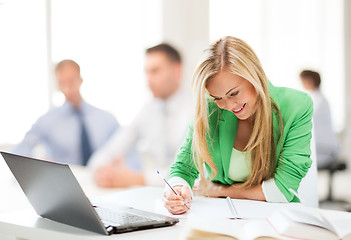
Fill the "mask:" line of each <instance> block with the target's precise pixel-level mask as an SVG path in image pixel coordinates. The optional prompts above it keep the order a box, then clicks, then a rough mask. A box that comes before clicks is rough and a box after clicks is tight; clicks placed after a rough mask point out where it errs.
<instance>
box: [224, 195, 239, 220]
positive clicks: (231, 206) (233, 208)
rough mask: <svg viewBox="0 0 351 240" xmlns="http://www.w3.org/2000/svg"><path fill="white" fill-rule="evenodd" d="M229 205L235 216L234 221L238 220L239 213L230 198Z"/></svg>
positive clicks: (228, 199)
mask: <svg viewBox="0 0 351 240" xmlns="http://www.w3.org/2000/svg"><path fill="white" fill-rule="evenodd" d="M226 199H227V203H228V206H229V209H230V211H231V212H232V214H233V216H234V219H238V218H239V217H238V212H237V211H236V209H235V207H234V204H233V202H232V199H231V198H230V197H227V198H226Z"/></svg>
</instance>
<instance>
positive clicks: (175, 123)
mask: <svg viewBox="0 0 351 240" xmlns="http://www.w3.org/2000/svg"><path fill="white" fill-rule="evenodd" d="M145 72H146V77H147V81H148V85H149V87H150V90H151V92H152V94H153V96H154V98H153V99H152V100H151V101H150V102H149V103H148V104H145V105H144V107H143V108H142V110H141V111H140V112H139V113H138V114H137V116H136V118H135V119H134V121H133V122H132V123H131V125H130V126H129V127H127V128H125V129H123V130H121V132H118V133H116V134H115V135H114V136H113V137H112V138H111V140H110V141H109V142H108V143H107V144H106V145H105V146H104V147H102V148H101V149H100V150H99V151H97V152H96V153H95V154H94V155H93V156H92V159H91V160H90V164H89V165H90V166H91V167H92V168H93V169H96V173H95V180H96V182H97V184H98V185H99V186H102V187H128V186H133V185H162V184H163V182H162V181H161V180H160V179H159V177H158V176H157V174H156V171H157V170H158V171H160V172H161V173H163V174H164V175H165V176H167V175H168V169H169V167H170V165H171V164H172V162H173V160H174V158H175V155H176V153H177V150H178V148H179V147H180V145H181V143H182V141H183V140H184V138H185V134H186V130H187V126H188V124H189V122H190V119H191V116H192V114H191V112H192V109H193V107H192V101H191V95H190V94H187V93H186V92H185V91H184V90H182V89H181V87H180V85H181V75H182V66H181V57H180V55H179V53H178V51H177V50H176V49H174V48H173V47H172V46H170V45H168V44H160V45H157V46H154V47H152V48H149V49H147V50H146V62H145ZM136 87H137V86H136ZM137 97H138V96H134V95H133V93H131V94H130V98H137ZM126 101H127V100H126ZM140 101H142V99H140ZM134 146H136V148H137V151H138V153H139V156H140V159H141V169H140V170H135V169H131V168H129V167H128V166H127V164H126V162H125V160H124V159H125V156H126V155H127V154H128V153H129V152H130V151H131V149H133V147H134Z"/></svg>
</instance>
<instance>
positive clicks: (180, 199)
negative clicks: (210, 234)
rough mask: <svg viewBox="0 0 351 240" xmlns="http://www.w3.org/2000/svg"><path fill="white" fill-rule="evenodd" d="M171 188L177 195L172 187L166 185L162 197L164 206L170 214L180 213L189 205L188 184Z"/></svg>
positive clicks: (186, 209)
mask: <svg viewBox="0 0 351 240" xmlns="http://www.w3.org/2000/svg"><path fill="white" fill-rule="evenodd" d="M173 189H174V190H175V191H176V192H177V193H178V194H179V196H178V195H176V194H174V192H173V191H172V189H170V188H168V187H167V188H166V190H165V192H164V197H163V202H164V205H165V207H166V208H167V210H168V211H169V212H170V213H172V214H182V213H185V212H187V211H188V210H189V208H190V205H191V203H190V202H191V190H190V188H189V186H183V185H179V186H175V187H173ZM185 204H186V206H185ZM188 207H189V208H188Z"/></svg>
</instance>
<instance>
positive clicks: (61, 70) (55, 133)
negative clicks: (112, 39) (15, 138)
mask: <svg viewBox="0 0 351 240" xmlns="http://www.w3.org/2000/svg"><path fill="white" fill-rule="evenodd" d="M55 77H56V80H57V84H58V87H59V89H60V91H61V92H62V93H63V94H64V96H65V98H66V101H65V103H64V104H63V105H62V106H61V107H57V108H53V109H51V110H49V111H48V112H47V113H46V114H45V115H43V116H41V117H40V118H39V119H38V120H37V122H36V123H34V125H33V126H32V128H31V129H30V130H29V132H27V133H26V135H25V137H24V139H23V141H22V142H21V143H20V144H18V145H17V146H16V147H15V148H14V149H13V152H15V153H17V154H21V155H27V156H32V154H33V149H34V148H35V147H36V146H37V145H39V144H42V145H43V146H44V147H45V153H46V158H47V159H48V160H51V161H55V162H60V163H68V164H77V165H84V166H85V165H87V163H88V160H89V158H90V156H91V155H92V153H93V152H94V151H95V150H96V149H98V148H99V147H101V146H102V145H103V144H104V143H105V142H106V141H107V140H108V139H109V138H110V136H111V135H112V134H113V133H114V132H115V131H116V130H117V129H118V128H119V125H118V123H117V121H116V119H115V118H114V117H113V116H112V115H111V114H109V113H107V112H105V111H103V110H100V109H98V108H96V107H93V106H91V105H90V104H88V103H86V102H85V101H84V100H83V99H82V96H81V94H80V87H81V85H82V82H83V79H82V77H81V76H80V67H79V65H78V64H77V63H76V62H74V61H73V60H63V61H61V62H59V63H58V64H57V66H56V68H55Z"/></svg>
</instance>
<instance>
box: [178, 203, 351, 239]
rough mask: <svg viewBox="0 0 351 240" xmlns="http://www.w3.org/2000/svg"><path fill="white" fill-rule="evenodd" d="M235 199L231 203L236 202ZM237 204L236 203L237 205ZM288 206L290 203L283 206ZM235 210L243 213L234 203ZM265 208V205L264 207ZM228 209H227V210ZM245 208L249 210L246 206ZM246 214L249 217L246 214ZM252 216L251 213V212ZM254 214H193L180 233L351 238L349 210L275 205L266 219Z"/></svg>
mask: <svg viewBox="0 0 351 240" xmlns="http://www.w3.org/2000/svg"><path fill="white" fill-rule="evenodd" d="M235 201H237V200H234V204H235ZM263 203H264V202H261V203H259V202H256V201H251V202H250V203H249V202H247V204H249V205H251V206H252V209H256V208H257V206H258V205H260V206H261V207H262V206H263V205H266V207H265V208H266V209H265V210H267V209H270V210H273V209H274V205H276V204H271V203H265V204H263ZM237 205H238V204H237ZM286 206H289V205H286ZM236 208H237V210H238V213H240V212H241V213H244V211H243V210H245V209H241V208H240V206H236ZM263 209H264V208H263ZM228 211H229V209H228ZM246 211H248V209H247V208H246ZM246 216H249V215H247V214H246ZM250 216H251V217H253V216H254V215H253V213H250ZM260 217H262V215H259V214H258V215H257V217H256V218H255V217H254V218H250V217H249V218H246V219H250V220H249V221H242V220H240V219H245V218H244V217H243V215H241V217H240V216H235V217H233V218H232V220H230V219H228V218H223V217H220V216H218V215H217V216H213V217H212V218H210V217H209V216H207V217H204V216H199V215H197V216H196V215H193V216H190V217H189V219H188V223H187V227H186V228H185V230H184V231H183V233H182V234H181V237H180V239H181V240H188V239H189V240H190V239H192V240H196V239H211V240H212V239H218V240H219V239H220V240H226V239H228V240H230V239H231V240H232V239H252V240H254V239H267V238H268V239H310V240H320V239H323V240H334V239H335V240H337V239H343V240H349V239H351V213H348V212H341V211H332V210H322V209H317V208H311V207H306V206H304V205H299V207H293V208H292V207H281V208H276V210H275V211H274V210H273V211H272V212H271V214H270V215H269V216H267V217H266V218H260ZM234 218H235V219H236V220H233V219H234Z"/></svg>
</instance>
